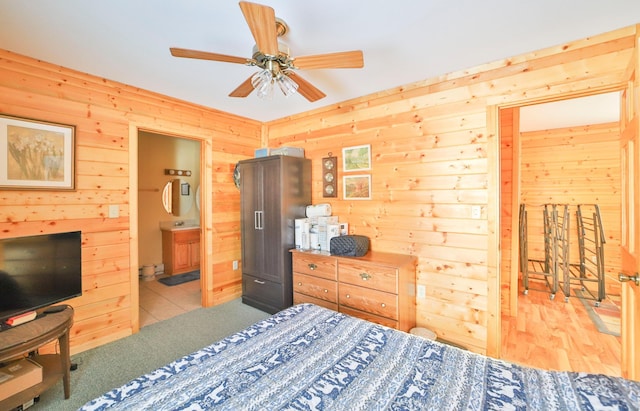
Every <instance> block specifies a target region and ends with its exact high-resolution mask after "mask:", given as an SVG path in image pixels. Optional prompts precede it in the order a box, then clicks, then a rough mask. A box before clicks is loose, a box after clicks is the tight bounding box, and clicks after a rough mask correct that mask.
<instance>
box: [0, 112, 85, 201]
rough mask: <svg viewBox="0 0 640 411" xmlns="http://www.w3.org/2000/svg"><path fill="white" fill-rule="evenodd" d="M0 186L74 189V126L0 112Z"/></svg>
mask: <svg viewBox="0 0 640 411" xmlns="http://www.w3.org/2000/svg"><path fill="white" fill-rule="evenodd" d="M0 188H2V189H5V190H7V189H14V190H75V127H74V126H68V125H64V124H57V123H50V122H46V121H38V120H30V119H25V118H18V117H9V116H4V115H0Z"/></svg>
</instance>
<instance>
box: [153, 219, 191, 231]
mask: <svg viewBox="0 0 640 411" xmlns="http://www.w3.org/2000/svg"><path fill="white" fill-rule="evenodd" d="M199 228H200V225H199V224H197V223H196V222H195V221H184V222H183V221H177V222H176V221H164V222H162V223H160V230H163V231H182V230H193V229H199Z"/></svg>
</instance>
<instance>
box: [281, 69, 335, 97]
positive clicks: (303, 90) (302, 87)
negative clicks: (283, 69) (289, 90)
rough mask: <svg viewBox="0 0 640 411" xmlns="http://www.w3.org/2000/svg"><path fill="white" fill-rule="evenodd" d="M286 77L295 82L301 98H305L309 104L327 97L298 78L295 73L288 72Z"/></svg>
mask: <svg viewBox="0 0 640 411" xmlns="http://www.w3.org/2000/svg"><path fill="white" fill-rule="evenodd" d="M287 76H289V77H290V78H291V80H293V81H295V82H296V83H297V84H298V93H300V94H301V95H302V97H304V98H306V99H307V100H309V101H310V102H312V103H313V102H314V101H317V100H320V99H321V98H323V97H326V96H327V95H326V94H324V93H323V92H322V91H320V90H319V89H318V88H316V86H314V85H313V84H311V83H309V82H308V81H307V80H305V79H303V78H302V77H300V76H299V75H298V74H297V73H294V72H291V71H288V72H287Z"/></svg>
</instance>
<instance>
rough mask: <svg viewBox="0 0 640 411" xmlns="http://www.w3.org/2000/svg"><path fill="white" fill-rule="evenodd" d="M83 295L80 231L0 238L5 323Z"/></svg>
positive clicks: (0, 316) (0, 312)
mask: <svg viewBox="0 0 640 411" xmlns="http://www.w3.org/2000/svg"><path fill="white" fill-rule="evenodd" d="M80 295H82V239H81V232H80V231H73V232H67V233H57V234H43V235H33V236H26V237H15V238H4V239H0V321H1V322H4V321H6V320H7V319H8V318H11V317H13V316H16V315H19V314H22V313H26V312H29V311H34V310H37V309H38V308H42V307H46V306H48V305H51V304H55V303H58V302H61V301H64V300H68V299H70V298H73V297H77V296H80Z"/></svg>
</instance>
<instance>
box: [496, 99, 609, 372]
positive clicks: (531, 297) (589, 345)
mask: <svg viewBox="0 0 640 411" xmlns="http://www.w3.org/2000/svg"><path fill="white" fill-rule="evenodd" d="M619 99H620V95H619V93H618V92H614V93H607V94H606V95H599V96H594V97H592V98H591V99H589V98H585V99H583V98H579V99H571V100H565V101H559V102H555V103H549V104H540V105H537V106H528V107H514V108H505V109H502V110H501V111H500V136H501V147H502V150H501V151H502V154H501V156H502V161H501V164H502V166H501V173H502V179H503V182H506V181H508V182H509V184H503V185H502V187H503V189H502V193H501V209H502V215H501V222H502V223H501V237H502V239H503V240H502V255H503V264H502V275H501V279H502V280H501V283H502V284H501V285H502V290H503V299H502V301H503V304H502V358H503V359H505V360H509V361H514V362H520V363H525V364H527V365H531V366H537V367H542V368H552V369H564V370H576V371H589V372H596V373H605V374H609V375H620V337H619V336H615V335H611V334H609V333H603V332H602V331H601V330H598V329H597V328H596V325H595V323H594V318H592V317H593V312H594V308H595V307H594V306H595V305H596V304H595V301H593V300H591V299H590V298H581V297H580V296H578V295H576V291H575V290H573V291H571V292H570V294H569V295H570V296H569V297H566V296H565V295H564V294H563V292H562V291H561V290H562V289H559V290H558V291H557V292H556V293H555V295H554V294H553V293H552V292H551V289H550V287H549V282H548V278H544V279H543V278H538V279H539V280H540V282H539V283H538V284H536V285H535V286H534V285H532V286H531V287H532V291H530V292H528V294H527V295H525V294H524V293H523V286H522V281H521V280H522V279H521V278H518V271H520V270H518V267H517V266H518V257H519V254H520V249H519V241H518V237H519V223H520V221H519V207H520V205H521V204H526V205H527V208H529V209H530V212H529V213H528V214H530V217H529V220H532V219H533V220H534V228H533V230H532V229H531V228H529V237H531V236H532V231H534V233H533V237H534V241H533V242H531V241H530V243H529V244H527V248H528V249H529V250H530V253H533V254H534V255H535V254H536V253H537V254H538V256H540V255H541V254H542V255H544V249H545V244H544V237H543V235H542V234H543V228H542V227H543V222H544V218H543V206H544V205H545V204H568V205H569V209H570V210H571V213H570V219H569V222H570V224H571V225H572V231H570V232H571V233H572V238H573V241H571V247H570V251H569V254H570V255H572V256H574V257H575V258H574V260H573V261H575V259H576V258H578V255H579V252H578V250H577V243H578V239H577V236H576V235H575V232H576V225H577V224H576V222H577V221H576V217H575V214H574V213H575V211H576V206H577V205H578V204H599V205H600V208H601V209H602V210H604V212H605V213H606V219H605V221H606V224H605V225H604V227H605V233H606V237H607V241H608V243H607V244H606V249H605V256H606V283H607V293H608V295H609V296H610V297H613V298H616V299H617V300H618V301H619V294H620V287H619V283H618V282H617V281H616V279H615V278H616V276H617V272H618V270H619V269H620V259H619V256H620V226H621V225H620V210H621V203H620V202H621V196H620V177H621V176H620V154H619V111H618V107H619ZM602 102H607V103H604V104H609V106H608V107H606V109H604V110H603V109H601V108H598V105H600V104H603V103H602ZM563 106H564V107H563ZM585 107H586V108H585ZM590 112H591V113H594V114H589V115H587V114H588V113H590ZM541 113H544V114H541ZM559 113H560V114H562V116H559V117H558V116H557V115H556V114H559ZM574 114H577V118H574V117H575V116H574ZM585 115H586V117H585ZM527 116H528V117H527ZM535 116H539V117H538V118H537V119H535V118H534V119H533V120H532V117H535ZM525 117H527V118H525ZM532 123H533V124H535V126H532V125H531V124H532ZM535 224H537V226H536V225H535ZM536 233H537V234H539V236H538V238H535V237H536ZM512 238H514V239H515V241H511V239H512ZM514 270H515V276H514V275H513V273H514ZM543 271H544V270H543ZM560 280H561V281H562V278H561V279H560ZM511 282H513V284H514V286H513V287H512V286H511ZM505 290H506V291H505ZM507 294H508V295H507ZM554 297H555V298H554ZM605 303H606V304H611V299H609V300H607V301H602V302H599V304H601V305H604V304H605ZM596 317H597V316H596ZM596 319H597V318H596ZM618 321H619V319H618ZM610 326H611V327H613V328H614V329H615V327H616V326H615V320H614V324H612V325H611V324H610ZM617 327H618V330H617V332H618V333H619V322H618V325H617Z"/></svg>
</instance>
